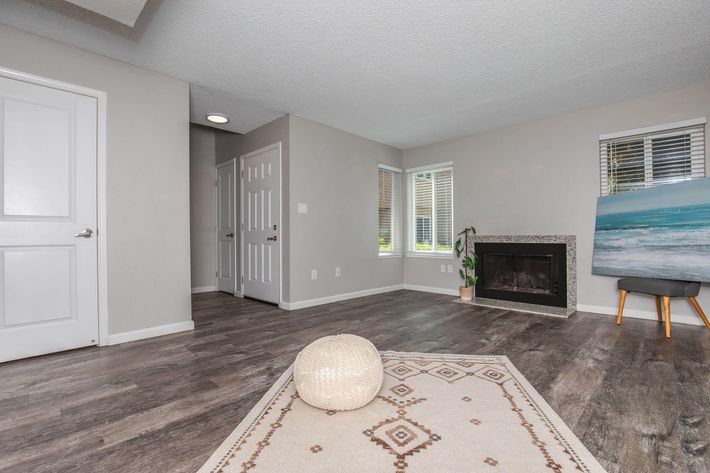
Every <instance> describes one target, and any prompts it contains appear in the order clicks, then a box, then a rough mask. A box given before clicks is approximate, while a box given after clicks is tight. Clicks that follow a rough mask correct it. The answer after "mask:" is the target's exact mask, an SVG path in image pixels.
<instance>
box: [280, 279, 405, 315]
mask: <svg viewBox="0 0 710 473" xmlns="http://www.w3.org/2000/svg"><path fill="white" fill-rule="evenodd" d="M400 289H404V286H403V285H402V284H396V285H394V286H385V287H376V288H373V289H365V290H363V291H355V292H346V293H345V294H336V295H334V296H326V297H319V298H317V299H307V300H305V301H297V302H282V303H281V304H279V307H280V308H282V309H285V310H297V309H305V308H306V307H313V306H316V305H322V304H330V303H331V302H340V301H346V300H348V299H355V298H357V297H365V296H372V295H375V294H382V293H383V292H391V291H398V290H400Z"/></svg>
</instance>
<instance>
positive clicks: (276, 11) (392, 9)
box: [0, 0, 710, 149]
mask: <svg viewBox="0 0 710 473" xmlns="http://www.w3.org/2000/svg"><path fill="white" fill-rule="evenodd" d="M0 22H3V23H7V24H9V25H12V26H15V27H17V28H20V29H23V30H26V31H30V32H34V33H37V34H40V35H43V36H48V37H50V38H54V39H58V40H60V41H63V42H66V43H69V44H73V45H76V46H79V47H82V48H85V49H89V50H92V51H95V52H98V53H100V54H104V55H107V56H110V57H114V58H117V59H121V60H123V61H126V62H129V63H133V64H136V65H139V66H143V67H146V68H148V69H152V70H156V71H160V72H163V73H166V74H169V75H172V76H175V77H179V78H182V79H186V80H189V81H191V82H192V88H191V102H192V119H193V121H195V122H200V123H204V115H205V114H206V113H207V112H220V113H225V114H227V115H229V116H230V117H231V118H232V121H231V123H230V124H229V125H228V126H227V127H226V128H227V129H231V130H233V131H238V132H242V133H244V132H247V131H250V130H251V129H253V128H255V127H257V126H259V125H261V124H263V123H265V122H267V121H270V120H271V119H274V118H276V117H278V116H280V115H281V114H283V113H289V112H290V113H295V114H297V115H300V116H303V117H306V118H310V119H312V120H316V121H318V122H321V123H325V124H328V125H331V126H334V127H336V128H340V129H343V130H346V131H350V132H352V133H355V134H358V135H361V136H365V137H367V138H370V139H373V140H377V141H380V142H383V143H387V144H391V145H394V146H397V147H400V148H405V149H406V148H411V147H416V146H420V145H423V144H428V143H432V142H436V141H442V140H446V139H450V138H454V137H459V136H464V135H468V134H472V133H475V132H478V131H482V130H486V129H492V128H497V127H501V126H506V125H511V124H514V123H519V122H524V121H528V120H533V119H538V118H543V117H547V116H552V115H556V114H559V113H563V112H568V111H573V110H577V109H581V108H589V107H594V106H598V105H602V104H606V103H612V102H617V101H620V100H624V99H629V98H633V97H637V96H641V95H645V94H649V93H654V92H658V91H662V90H668V89H671V88H676V87H682V86H684V85H687V84H689V83H691V82H694V81H696V80H701V79H705V78H710V8H709V5H708V0H684V1H682V2H681V1H668V0H645V1H640V0H617V1H613V0H609V1H600V0H597V1H594V0H592V1H590V0H568V1H564V2H561V1H559V0H505V1H501V0H497V1H496V0H490V1H481V0H461V1H454V0H450V1H447V2H432V1H431V0H426V1H425V0H389V1H375V0H369V1H368V0H346V1H343V2H333V1H330V0H311V1H308V2H306V1H283V0H259V1H250V2H235V1H216V0H213V1H194V0H166V1H163V2H162V3H161V4H160V5H159V7H158V8H157V11H156V12H155V14H154V17H153V18H152V20H151V22H150V24H148V25H147V27H146V28H145V31H144V32H143V33H142V36H141V37H140V39H139V40H135V39H129V38H125V37H121V36H119V35H116V34H114V33H110V32H107V31H105V30H102V29H99V28H97V27H94V26H91V25H89V24H86V23H82V22H80V21H77V20H75V19H72V18H69V17H67V16H63V15H61V14H60V13H57V12H56V11H52V10H50V9H45V8H42V7H41V6H38V5H36V4H32V3H29V2H25V1H22V0H4V1H3V2H2V4H0Z"/></svg>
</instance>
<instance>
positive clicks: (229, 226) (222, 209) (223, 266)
mask: <svg viewBox="0 0 710 473" xmlns="http://www.w3.org/2000/svg"><path fill="white" fill-rule="evenodd" d="M236 177H237V174H236V159H231V160H229V161H227V162H224V163H221V164H218V165H217V182H216V185H217V273H216V275H217V284H216V285H217V290H218V291H222V292H228V293H230V294H235V293H236V292H237V274H236V273H237V259H236V258H237V239H236V238H235V235H236V233H235V232H236V223H235V222H236V215H237V214H236V200H235V199H236V190H235V186H236Z"/></svg>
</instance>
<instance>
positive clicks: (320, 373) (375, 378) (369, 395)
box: [293, 335, 383, 411]
mask: <svg viewBox="0 0 710 473" xmlns="http://www.w3.org/2000/svg"><path fill="white" fill-rule="evenodd" d="M293 379H294V382H295V384H296V391H298V395H299V396H300V397H301V399H303V400H304V401H305V402H307V403H308V404H310V405H311V406H313V407H318V408H320V409H332V410H336V411H349V410H353V409H358V408H360V407H362V406H364V405H365V404H367V403H369V402H370V401H372V399H374V397H375V396H376V395H377V393H378V392H379V391H380V388H381V387H382V379H383V372H382V359H381V358H380V354H379V353H378V351H377V348H375V345H373V344H372V343H371V342H370V341H369V340H367V339H365V338H362V337H358V336H357V335H331V336H329V337H323V338H319V339H318V340H316V341H314V342H312V343H311V344H309V345H308V346H307V347H306V348H304V349H303V350H301V352H300V353H299V354H298V356H296V362H295V363H294V366H293Z"/></svg>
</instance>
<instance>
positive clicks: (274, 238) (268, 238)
mask: <svg viewBox="0 0 710 473" xmlns="http://www.w3.org/2000/svg"><path fill="white" fill-rule="evenodd" d="M266 239H267V240H269V241H276V235H274V236H272V237H267V238H266Z"/></svg>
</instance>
